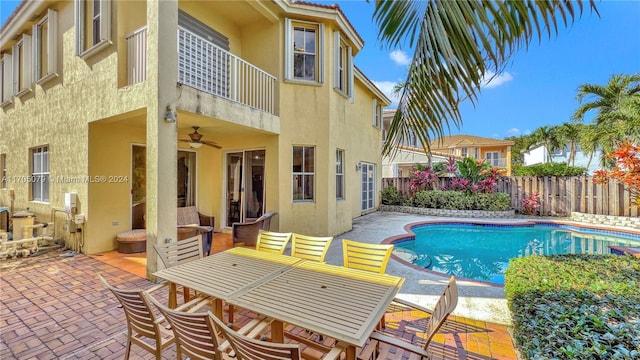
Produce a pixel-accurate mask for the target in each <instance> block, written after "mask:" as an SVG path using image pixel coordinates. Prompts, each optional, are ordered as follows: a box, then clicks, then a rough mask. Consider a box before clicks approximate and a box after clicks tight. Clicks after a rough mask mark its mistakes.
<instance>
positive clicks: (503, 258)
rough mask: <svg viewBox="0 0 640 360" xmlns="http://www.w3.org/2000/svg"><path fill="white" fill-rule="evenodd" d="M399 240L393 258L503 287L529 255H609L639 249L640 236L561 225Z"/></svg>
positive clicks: (422, 234)
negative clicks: (510, 269) (613, 249)
mask: <svg viewBox="0 0 640 360" xmlns="http://www.w3.org/2000/svg"><path fill="white" fill-rule="evenodd" d="M411 231H412V232H413V233H414V234H415V239H414V238H404V239H399V240H395V241H394V242H393V243H394V245H395V250H394V255H396V256H398V257H400V258H401V259H402V260H404V261H408V262H411V263H412V264H414V265H415V266H418V267H421V268H425V269H428V270H432V271H437V272H442V273H446V274H451V275H455V276H461V277H465V278H469V279H474V280H480V281H488V282H492V283H498V284H504V271H505V270H506V269H507V266H508V265H509V260H510V259H512V258H516V257H521V256H528V255H553V254H609V253H610V249H609V246H610V245H612V246H633V247H639V246H640V234H631V233H625V232H617V231H609V230H597V229H590V228H582V227H577V226H573V225H561V224H550V223H541V224H532V223H529V224H517V225H513V224H508V225H507V224H478V223H431V224H422V225H415V226H412V227H411Z"/></svg>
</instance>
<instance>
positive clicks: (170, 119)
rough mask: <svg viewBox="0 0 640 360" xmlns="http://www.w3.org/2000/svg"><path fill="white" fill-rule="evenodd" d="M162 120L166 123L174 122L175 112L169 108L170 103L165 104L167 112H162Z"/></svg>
mask: <svg viewBox="0 0 640 360" xmlns="http://www.w3.org/2000/svg"><path fill="white" fill-rule="evenodd" d="M164 121H166V122H168V123H174V122H176V113H175V112H174V111H173V110H172V109H171V105H167V112H165V113H164Z"/></svg>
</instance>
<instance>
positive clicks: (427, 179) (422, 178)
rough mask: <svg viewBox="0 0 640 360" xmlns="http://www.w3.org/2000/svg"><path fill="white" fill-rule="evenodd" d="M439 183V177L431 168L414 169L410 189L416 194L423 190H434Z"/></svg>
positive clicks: (410, 179) (410, 177) (410, 178)
mask: <svg viewBox="0 0 640 360" xmlns="http://www.w3.org/2000/svg"><path fill="white" fill-rule="evenodd" d="M437 181H438V176H437V175H436V173H435V171H433V169H432V168H431V166H427V167H425V168H424V169H420V168H416V167H414V168H413V169H412V171H411V175H410V176H409V188H410V189H411V191H412V192H414V193H415V192H416V191H421V190H433V188H434V185H435V183H436V182H437Z"/></svg>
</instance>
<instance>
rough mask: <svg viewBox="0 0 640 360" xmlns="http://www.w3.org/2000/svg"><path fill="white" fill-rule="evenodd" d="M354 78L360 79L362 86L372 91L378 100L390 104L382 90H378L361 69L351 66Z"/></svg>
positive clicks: (385, 104) (386, 104)
mask: <svg viewBox="0 0 640 360" xmlns="http://www.w3.org/2000/svg"><path fill="white" fill-rule="evenodd" d="M353 69H354V70H355V71H354V75H355V78H356V79H358V80H360V81H361V82H362V83H363V84H364V86H366V87H367V88H368V89H369V90H371V92H372V93H374V94H375V95H376V96H377V97H378V98H379V99H380V100H382V102H383V104H384V106H388V105H389V104H391V99H389V98H388V97H387V96H386V95H385V94H384V93H383V92H382V90H380V89H379V88H378V87H377V86H376V84H374V83H373V81H371V80H369V78H368V77H367V76H366V75H365V74H364V73H363V72H362V70H360V69H358V67H357V66H355V65H354V66H353Z"/></svg>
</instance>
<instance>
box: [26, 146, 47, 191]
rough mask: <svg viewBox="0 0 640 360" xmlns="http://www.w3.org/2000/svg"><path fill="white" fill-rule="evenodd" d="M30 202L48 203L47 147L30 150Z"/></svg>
mask: <svg viewBox="0 0 640 360" xmlns="http://www.w3.org/2000/svg"><path fill="white" fill-rule="evenodd" d="M30 165H31V200H33V201H42V202H49V147H47V146H41V147H37V148H33V149H31V164H30Z"/></svg>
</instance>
